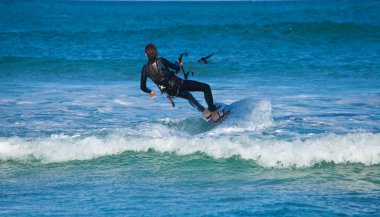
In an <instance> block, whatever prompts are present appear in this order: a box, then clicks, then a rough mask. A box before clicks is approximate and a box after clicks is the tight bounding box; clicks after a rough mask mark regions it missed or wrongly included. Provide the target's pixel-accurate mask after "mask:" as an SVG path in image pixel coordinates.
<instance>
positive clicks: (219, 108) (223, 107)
mask: <svg viewBox="0 0 380 217" xmlns="http://www.w3.org/2000/svg"><path fill="white" fill-rule="evenodd" d="M215 106H216V107H217V108H218V109H217V111H222V110H223V109H225V110H227V113H226V114H224V116H223V117H222V118H221V119H219V120H218V121H216V122H215V121H214V120H213V119H212V118H211V119H209V120H206V121H207V122H208V123H209V124H211V125H213V126H217V125H219V124H221V123H222V122H223V121H224V120H226V119H227V118H228V116H230V115H231V114H232V113H233V111H234V109H233V107H232V106H230V105H226V104H223V103H216V104H215Z"/></svg>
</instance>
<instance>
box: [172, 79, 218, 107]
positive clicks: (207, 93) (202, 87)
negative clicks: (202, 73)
mask: <svg viewBox="0 0 380 217" xmlns="http://www.w3.org/2000/svg"><path fill="white" fill-rule="evenodd" d="M179 91H180V92H186V91H202V92H203V93H204V97H205V100H206V103H207V106H208V110H209V111H210V112H213V111H215V110H216V108H215V106H214V99H213V97H212V92H211V88H210V85H208V84H205V83H201V82H198V81H192V80H183V83H182V84H181V86H180V88H179ZM193 98H194V97H193Z"/></svg>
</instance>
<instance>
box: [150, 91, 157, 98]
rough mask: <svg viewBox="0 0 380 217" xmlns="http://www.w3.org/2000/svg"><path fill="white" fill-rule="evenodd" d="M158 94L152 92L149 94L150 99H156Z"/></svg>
mask: <svg viewBox="0 0 380 217" xmlns="http://www.w3.org/2000/svg"><path fill="white" fill-rule="evenodd" d="M156 96H157V94H156V93H155V92H154V91H153V90H152V92H150V93H149V97H150V98H156Z"/></svg>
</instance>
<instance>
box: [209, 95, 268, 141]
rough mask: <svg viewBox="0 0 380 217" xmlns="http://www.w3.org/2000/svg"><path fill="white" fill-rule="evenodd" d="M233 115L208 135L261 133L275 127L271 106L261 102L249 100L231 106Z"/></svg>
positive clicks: (263, 101) (266, 102)
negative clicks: (245, 132) (246, 132)
mask: <svg viewBox="0 0 380 217" xmlns="http://www.w3.org/2000/svg"><path fill="white" fill-rule="evenodd" d="M232 107H233V108H234V110H235V111H234V113H233V114H232V115H231V116H230V117H229V118H227V119H226V121H225V122H224V123H223V124H222V125H220V126H219V127H217V128H216V129H215V130H213V131H211V132H209V134H222V133H233V132H235V133H236V132H244V131H261V130H264V129H268V128H270V127H273V126H274V125H275V123H274V121H273V118H272V117H273V115H272V105H271V103H270V102H269V101H266V100H262V101H260V102H258V103H254V101H253V100H251V99H246V100H242V101H238V102H236V103H233V104H232Z"/></svg>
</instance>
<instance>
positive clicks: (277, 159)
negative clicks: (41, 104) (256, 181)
mask: <svg viewBox="0 0 380 217" xmlns="http://www.w3.org/2000/svg"><path fill="white" fill-rule="evenodd" d="M232 106H233V107H234V108H235V113H234V114H232V115H231V117H230V118H229V119H227V120H226V121H225V122H224V123H223V124H222V125H221V126H219V127H217V128H212V129H210V127H209V126H207V124H206V123H205V122H204V121H202V120H200V119H198V118H195V119H185V120H170V119H163V120H161V121H158V122H155V123H150V124H147V123H145V124H140V125H137V126H135V127H134V128H126V129H120V130H117V131H115V130H114V131H111V132H103V133H99V132H98V133H96V132H94V133H92V135H89V134H88V133H85V134H84V135H80V134H76V135H73V136H68V135H64V134H60V135H56V134H54V135H52V136H50V138H20V137H11V138H4V137H3V138H1V140H0V148H1V149H0V150H1V152H0V159H1V160H3V161H7V160H17V161H30V160H39V161H41V162H43V163H52V162H66V161H74V160H91V159H95V158H98V157H103V156H109V155H120V154H122V153H123V152H127V151H134V152H148V151H149V150H155V151H157V152H160V153H175V154H177V155H179V156H182V155H191V154H196V153H203V154H205V155H207V156H210V157H212V158H214V159H220V158H231V157H238V158H240V159H241V160H249V161H254V162H255V163H257V164H258V165H260V166H263V167H279V168H292V167H296V168H302V167H311V166H314V165H316V164H320V163H335V164H349V163H360V164H364V165H367V166H370V165H376V164H379V163H380V144H379V141H380V135H379V134H373V133H351V134H346V135H334V134H327V135H326V134H321V135H319V136H315V137H312V138H304V139H281V137H279V138H272V136H270V137H268V136H265V135H262V134H259V132H263V131H266V130H270V129H272V128H274V127H275V126H276V123H275V121H274V120H273V116H272V107H271V104H270V103H269V102H267V101H260V102H257V103H255V102H253V101H252V100H242V101H239V102H236V103H233V104H232ZM86 134H87V135H86Z"/></svg>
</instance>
